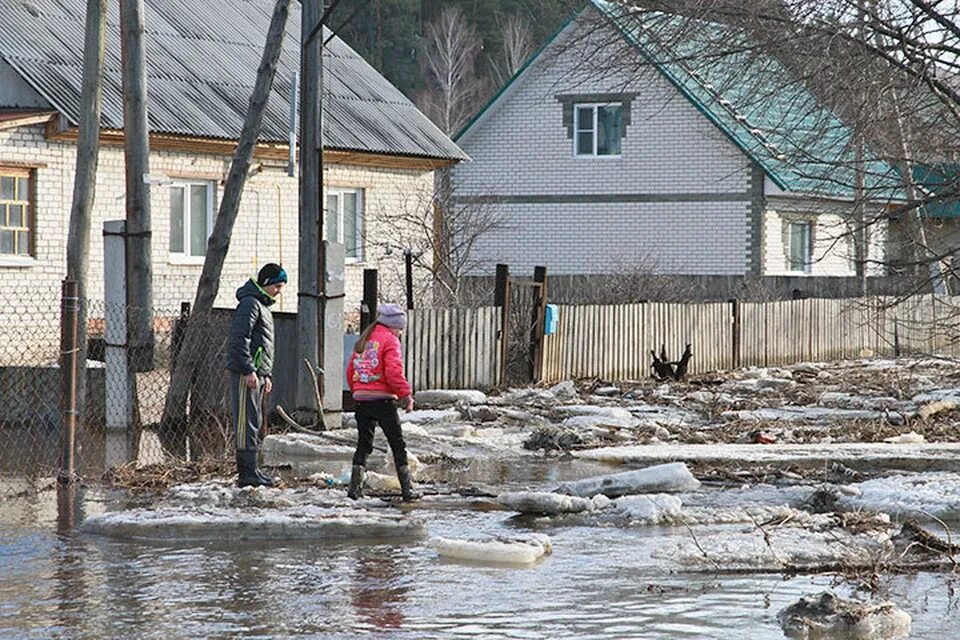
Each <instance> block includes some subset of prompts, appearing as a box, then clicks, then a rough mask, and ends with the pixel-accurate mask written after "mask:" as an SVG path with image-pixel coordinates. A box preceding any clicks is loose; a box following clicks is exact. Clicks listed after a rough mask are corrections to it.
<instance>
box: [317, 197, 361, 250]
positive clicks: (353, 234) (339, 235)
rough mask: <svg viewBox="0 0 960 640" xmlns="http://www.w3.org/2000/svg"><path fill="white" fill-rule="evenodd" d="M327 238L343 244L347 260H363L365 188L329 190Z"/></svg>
mask: <svg viewBox="0 0 960 640" xmlns="http://www.w3.org/2000/svg"><path fill="white" fill-rule="evenodd" d="M326 222H327V229H326V231H327V233H326V236H327V240H329V241H330V242H339V243H340V244H342V245H343V248H344V254H345V256H346V258H347V260H350V261H355V262H360V261H361V260H363V189H328V190H327V220H326Z"/></svg>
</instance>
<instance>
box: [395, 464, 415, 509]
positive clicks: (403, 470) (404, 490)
mask: <svg viewBox="0 0 960 640" xmlns="http://www.w3.org/2000/svg"><path fill="white" fill-rule="evenodd" d="M397 478H399V479H400V494H401V496H403V501H404V502H413V501H414V500H419V499H420V494H419V493H416V492H415V491H414V490H413V478H411V477H410V467H397Z"/></svg>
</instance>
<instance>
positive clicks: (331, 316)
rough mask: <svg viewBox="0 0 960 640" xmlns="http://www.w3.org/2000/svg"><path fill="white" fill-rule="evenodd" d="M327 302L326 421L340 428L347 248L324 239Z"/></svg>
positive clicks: (324, 367) (325, 351) (324, 320)
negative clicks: (345, 257)
mask: <svg viewBox="0 0 960 640" xmlns="http://www.w3.org/2000/svg"><path fill="white" fill-rule="evenodd" d="M323 244H324V251H323V254H324V256H325V258H326V264H325V265H324V285H325V286H324V293H325V295H324V305H323V371H324V374H323V423H324V425H326V428H328V429H339V428H340V413H341V412H342V411H343V296H344V275H345V271H346V269H345V267H344V262H345V260H344V255H345V254H344V248H343V245H342V244H337V243H336V242H329V241H324V243H323Z"/></svg>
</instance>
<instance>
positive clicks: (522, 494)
mask: <svg viewBox="0 0 960 640" xmlns="http://www.w3.org/2000/svg"><path fill="white" fill-rule="evenodd" d="M497 502H499V503H500V504H502V505H503V506H505V507H507V508H508V509H513V510H514V511H519V512H520V513H543V514H547V515H557V514H560V513H580V512H581V511H591V510H593V509H594V508H595V505H594V502H593V501H592V500H589V499H587V498H578V497H575V496H568V495H563V494H560V493H547V492H537V491H510V492H507V493H502V494H500V496H499V497H498V498H497Z"/></svg>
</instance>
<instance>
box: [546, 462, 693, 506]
mask: <svg viewBox="0 0 960 640" xmlns="http://www.w3.org/2000/svg"><path fill="white" fill-rule="evenodd" d="M699 486H700V482H699V481H698V480H697V479H696V478H694V477H693V474H691V473H690V470H689V469H688V468H687V465H685V464H684V463H682V462H673V463H668V464H660V465H655V466H652V467H647V468H646V469H637V470H635V471H624V472H621V473H614V474H611V475H606V476H598V477H595V478H586V479H584V480H575V481H572V482H566V483H564V484H562V485H561V486H560V487H559V488H558V489H557V491H558V492H560V493H566V494H569V495H572V496H580V497H591V496H595V495H597V494H598V493H602V494H603V495H605V496H608V497H611V498H615V497H618V496H625V495H631V494H636V493H670V492H678V491H692V490H693V489H696V488H697V487H699Z"/></svg>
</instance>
